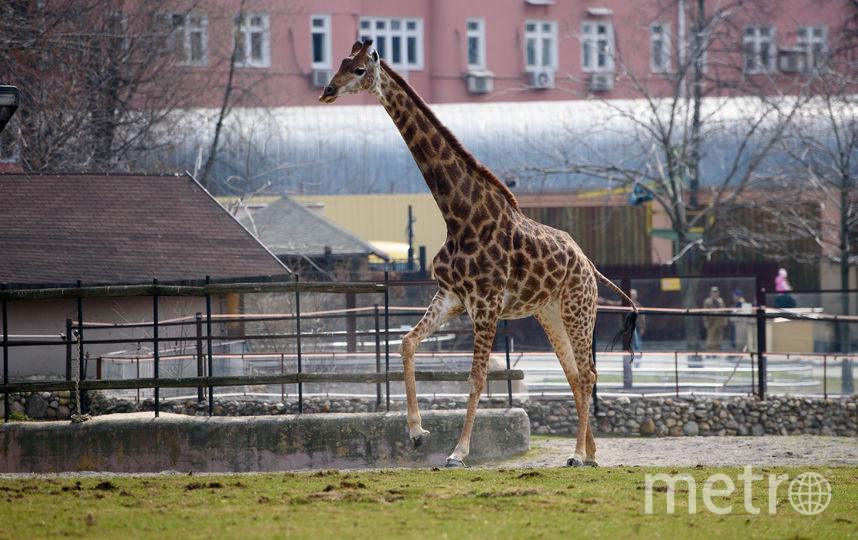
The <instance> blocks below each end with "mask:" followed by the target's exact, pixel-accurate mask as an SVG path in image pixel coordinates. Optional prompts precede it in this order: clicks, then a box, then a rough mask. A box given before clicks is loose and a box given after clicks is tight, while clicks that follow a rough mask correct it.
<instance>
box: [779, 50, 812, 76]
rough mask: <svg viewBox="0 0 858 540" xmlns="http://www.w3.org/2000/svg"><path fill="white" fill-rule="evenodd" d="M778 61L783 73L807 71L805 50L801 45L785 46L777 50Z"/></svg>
mask: <svg viewBox="0 0 858 540" xmlns="http://www.w3.org/2000/svg"><path fill="white" fill-rule="evenodd" d="M779 53H780V54H779V55H778V56H779V58H778V61H779V62H780V67H781V71H783V72H784V73H802V72H804V71H807V52H806V51H805V50H804V48H802V47H788V48H787V47H785V48H782V49H781V50H780V51H779Z"/></svg>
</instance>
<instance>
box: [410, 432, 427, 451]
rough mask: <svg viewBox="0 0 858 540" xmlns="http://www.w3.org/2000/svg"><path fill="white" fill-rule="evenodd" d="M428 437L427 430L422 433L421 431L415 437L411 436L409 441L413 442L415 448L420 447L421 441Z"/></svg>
mask: <svg viewBox="0 0 858 540" xmlns="http://www.w3.org/2000/svg"><path fill="white" fill-rule="evenodd" d="M428 438H429V432H428V431H424V432H423V433H421V434H420V435H418V436H417V437H412V438H411V442H412V443H413V444H414V448H415V450H416V449H417V448H420V447H421V446H423V443H424V442H426V439H428Z"/></svg>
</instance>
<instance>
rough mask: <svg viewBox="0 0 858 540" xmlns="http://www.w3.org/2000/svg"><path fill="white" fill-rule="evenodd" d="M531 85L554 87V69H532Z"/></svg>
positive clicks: (535, 86) (533, 86)
mask: <svg viewBox="0 0 858 540" xmlns="http://www.w3.org/2000/svg"><path fill="white" fill-rule="evenodd" d="M530 86H531V87H532V88H554V72H553V71H548V70H545V71H531V72H530Z"/></svg>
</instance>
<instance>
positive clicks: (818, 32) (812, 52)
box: [797, 24, 828, 70]
mask: <svg viewBox="0 0 858 540" xmlns="http://www.w3.org/2000/svg"><path fill="white" fill-rule="evenodd" d="M797 44H798V46H799V47H801V48H803V49H804V51H805V52H804V54H805V56H806V61H807V64H806V66H807V69H809V70H810V69H815V68H819V67H823V66H825V65H826V64H827V63H828V26H826V25H820V24H801V25H799V27H798V38H797Z"/></svg>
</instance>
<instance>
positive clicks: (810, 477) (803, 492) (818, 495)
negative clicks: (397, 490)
mask: <svg viewBox="0 0 858 540" xmlns="http://www.w3.org/2000/svg"><path fill="white" fill-rule="evenodd" d="M830 502H831V485H829V483H828V480H827V479H826V478H825V477H824V476H822V475H821V474H819V473H815V472H803V473H801V474H800V475H798V476H796V477H795V478H793V480H792V482H790V483H789V503H790V504H791V505H792V507H793V508H794V509H795V511H796V512H798V513H799V514H804V515H805V516H815V515H816V514H819V513H821V512H822V511H823V510H825V509H826V507H828V503H830Z"/></svg>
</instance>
